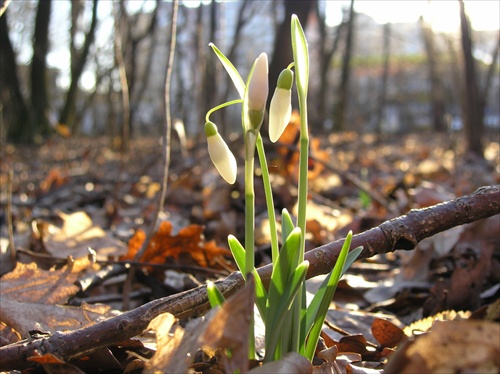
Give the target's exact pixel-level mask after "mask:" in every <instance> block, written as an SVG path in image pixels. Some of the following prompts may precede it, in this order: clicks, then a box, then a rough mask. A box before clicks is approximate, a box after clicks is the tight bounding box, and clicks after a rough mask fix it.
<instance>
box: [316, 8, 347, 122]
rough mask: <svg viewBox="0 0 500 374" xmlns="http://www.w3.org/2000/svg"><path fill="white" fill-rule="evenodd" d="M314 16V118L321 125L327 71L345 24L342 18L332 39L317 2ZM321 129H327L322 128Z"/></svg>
mask: <svg viewBox="0 0 500 374" xmlns="http://www.w3.org/2000/svg"><path fill="white" fill-rule="evenodd" d="M316 17H317V19H318V30H319V34H320V43H319V64H320V67H319V77H320V79H319V93H318V100H317V102H318V104H317V105H318V106H317V114H316V120H317V121H318V122H320V123H321V124H322V125H324V124H325V123H326V119H327V115H328V114H327V111H326V109H327V92H328V91H329V89H330V80H329V76H328V75H329V74H328V73H329V71H330V64H331V62H332V58H333V56H334V54H335V53H336V52H337V49H338V45H339V41H340V37H341V35H342V33H343V29H344V28H345V25H346V20H343V21H342V23H341V24H340V25H338V26H337V27H336V28H335V30H334V35H333V40H331V39H332V38H330V37H329V36H328V30H327V26H326V16H325V15H322V14H321V12H320V10H319V2H318V3H317V6H316ZM323 130H327V129H326V128H323Z"/></svg>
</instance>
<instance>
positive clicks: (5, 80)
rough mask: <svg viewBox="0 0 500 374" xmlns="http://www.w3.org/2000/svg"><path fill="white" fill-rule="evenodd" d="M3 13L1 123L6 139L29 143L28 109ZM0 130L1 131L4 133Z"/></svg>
mask: <svg viewBox="0 0 500 374" xmlns="http://www.w3.org/2000/svg"><path fill="white" fill-rule="evenodd" d="M8 14H9V12H5V13H4V14H3V15H2V16H1V17H0V45H1V48H0V66H1V69H0V79H1V81H2V84H1V85H0V87H1V91H0V95H1V96H0V97H1V112H2V116H3V121H4V123H5V124H6V129H5V130H6V132H7V139H8V140H9V141H14V142H23V141H25V142H26V141H29V140H30V137H31V131H29V126H30V118H29V113H30V109H29V107H28V103H26V101H25V99H24V97H23V95H22V93H21V84H20V81H19V76H18V74H17V63H16V56H15V53H14V49H13V47H12V43H11V42H10V37H9V28H8V23H7V16H8ZM5 130H4V129H1V131H5Z"/></svg>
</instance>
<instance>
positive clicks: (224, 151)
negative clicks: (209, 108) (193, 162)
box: [205, 122, 237, 184]
mask: <svg viewBox="0 0 500 374" xmlns="http://www.w3.org/2000/svg"><path fill="white" fill-rule="evenodd" d="M205 134H206V135H207V144H208V154H209V155H210V158H211V159H212V162H213V164H214V165H215V168H216V169H217V171H218V172H219V174H220V175H221V177H222V178H224V180H225V181H226V182H227V183H229V184H233V183H234V182H235V181H236V172H237V165H236V159H235V158H234V155H233V153H232V152H231V150H230V149H229V147H228V146H227V144H226V142H225V141H224V139H223V138H222V136H220V134H219V132H218V131H217V126H216V125H215V124H214V123H213V122H207V123H205Z"/></svg>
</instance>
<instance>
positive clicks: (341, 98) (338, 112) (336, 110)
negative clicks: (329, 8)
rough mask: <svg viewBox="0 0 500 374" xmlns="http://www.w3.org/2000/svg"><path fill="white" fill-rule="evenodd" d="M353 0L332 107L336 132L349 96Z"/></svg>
mask: <svg viewBox="0 0 500 374" xmlns="http://www.w3.org/2000/svg"><path fill="white" fill-rule="evenodd" d="M354 19H355V12H354V0H351V6H350V8H349V21H348V22H347V34H346V41H345V51H344V57H343V59H342V73H341V76H340V85H339V88H338V100H337V102H336V103H335V105H334V107H333V126H334V129H335V130H337V131H342V130H343V129H344V125H345V124H344V122H345V113H346V109H347V102H348V95H349V80H350V77H351V57H352V50H353V39H354V37H353V35H354Z"/></svg>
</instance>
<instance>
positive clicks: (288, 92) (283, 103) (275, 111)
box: [269, 69, 293, 143]
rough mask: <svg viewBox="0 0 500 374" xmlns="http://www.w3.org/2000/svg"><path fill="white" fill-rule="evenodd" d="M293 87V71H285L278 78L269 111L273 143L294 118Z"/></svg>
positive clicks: (270, 132) (270, 136) (270, 134)
mask: <svg viewBox="0 0 500 374" xmlns="http://www.w3.org/2000/svg"><path fill="white" fill-rule="evenodd" d="M292 85H293V71H291V70H290V69H285V70H283V71H282V72H281V73H280V75H279V77H278V83H277V86H276V89H275V90H274V95H273V98H272V99H271V107H270V109H269V139H270V140H271V141H272V142H273V143H275V142H276V141H277V140H278V139H279V137H280V136H281V134H283V131H285V128H286V126H287V125H288V123H289V122H290V117H291V116H292Z"/></svg>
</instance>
